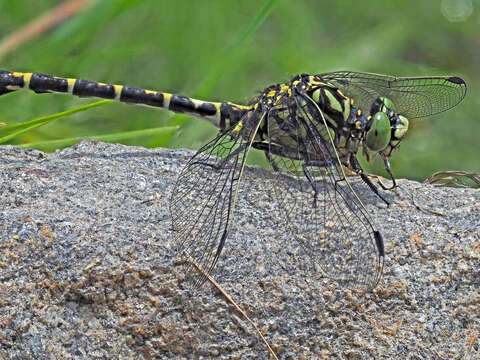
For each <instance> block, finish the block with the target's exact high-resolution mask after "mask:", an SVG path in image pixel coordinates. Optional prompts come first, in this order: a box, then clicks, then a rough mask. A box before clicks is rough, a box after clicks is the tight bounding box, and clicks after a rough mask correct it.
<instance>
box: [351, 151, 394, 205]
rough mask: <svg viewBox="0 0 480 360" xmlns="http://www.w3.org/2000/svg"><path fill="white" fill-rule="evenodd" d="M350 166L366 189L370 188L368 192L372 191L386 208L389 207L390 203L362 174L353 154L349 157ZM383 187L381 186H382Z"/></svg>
mask: <svg viewBox="0 0 480 360" xmlns="http://www.w3.org/2000/svg"><path fill="white" fill-rule="evenodd" d="M350 164H351V166H352V168H353V171H355V173H357V174H358V175H360V177H361V178H362V180H363V182H364V183H365V184H367V185H368V187H369V188H370V190H372V191H373V192H374V193H375V194H376V195H377V196H378V197H379V198H380V199H382V200H383V202H385V204H387V206H390V203H389V202H388V201H387V200H386V199H385V198H384V197H383V196H382V195H381V194H380V192H379V191H378V189H377V187H376V186H375V184H374V183H372V181H371V180H370V179H369V178H368V176H367V175H365V173H364V172H363V169H362V167H361V166H360V163H359V162H358V160H357V158H356V157H355V155H354V154H351V156H350ZM382 187H383V186H382Z"/></svg>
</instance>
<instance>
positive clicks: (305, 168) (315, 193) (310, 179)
mask: <svg viewBox="0 0 480 360" xmlns="http://www.w3.org/2000/svg"><path fill="white" fill-rule="evenodd" d="M309 165H313V164H310V163H308V162H304V163H303V164H302V169H303V173H304V174H305V177H306V178H307V180H308V182H309V183H310V185H311V186H312V189H313V207H314V208H317V198H318V190H317V185H316V184H315V180H314V179H313V176H312V174H311V173H310V171H309V170H308V166H309Z"/></svg>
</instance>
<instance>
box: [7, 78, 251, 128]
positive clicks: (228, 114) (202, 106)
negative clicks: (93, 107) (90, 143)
mask: <svg viewBox="0 0 480 360" xmlns="http://www.w3.org/2000/svg"><path fill="white" fill-rule="evenodd" d="M21 89H28V90H32V91H34V92H36V93H61V94H70V95H75V96H79V97H96V98H102V99H109V100H116V101H120V102H123V103H127V104H139V105H146V106H153V107H159V108H163V109H167V110H170V111H173V112H176V113H182V114H189V115H193V116H196V117H199V118H202V119H205V120H207V121H209V122H211V123H212V124H213V125H215V126H217V127H220V128H223V127H225V126H228V125H229V124H230V123H231V122H232V120H235V119H232V117H238V115H237V113H241V112H242V111H244V109H245V108H249V107H246V106H242V105H237V104H232V103H220V102H208V101H202V100H197V99H193V98H190V97H187V96H183V95H177V94H170V93H167V92H161V91H153V90H146V89H140V88H136V87H132V86H125V85H114V84H104V83H101V82H95V81H90V80H85V79H72V78H63V77H57V76H52V75H46V74H41V73H23V72H10V71H5V70H0V95H3V94H7V93H10V92H14V91H17V90H21ZM227 110H228V111H227ZM235 115H237V116H235Z"/></svg>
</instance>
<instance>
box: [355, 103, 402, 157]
mask: <svg viewBox="0 0 480 360" xmlns="http://www.w3.org/2000/svg"><path fill="white" fill-rule="evenodd" d="M370 114H371V115H370V116H371V117H370V120H369V123H368V125H367V131H366V136H365V143H364V155H365V157H366V158H367V160H368V161H370V160H371V159H372V158H373V156H374V155H375V154H377V153H378V154H380V155H381V156H382V157H383V158H388V157H390V156H391V155H392V152H393V150H395V149H396V148H397V147H398V145H399V144H400V142H401V141H402V139H403V138H404V136H405V135H406V134H407V131H408V119H407V118H406V117H405V116H403V115H400V114H398V113H397V112H396V109H395V105H394V103H393V102H392V101H391V100H390V99H389V98H386V97H383V96H381V97H379V98H377V99H376V100H375V101H374V102H373V104H372V107H371V109H370Z"/></svg>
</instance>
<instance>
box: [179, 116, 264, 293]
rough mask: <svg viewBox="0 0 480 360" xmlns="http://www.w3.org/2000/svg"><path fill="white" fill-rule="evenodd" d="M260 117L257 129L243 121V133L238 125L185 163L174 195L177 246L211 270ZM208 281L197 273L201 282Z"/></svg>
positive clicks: (227, 226) (217, 254)
mask: <svg viewBox="0 0 480 360" xmlns="http://www.w3.org/2000/svg"><path fill="white" fill-rule="evenodd" d="M260 119H261V117H259V119H258V121H256V120H255V119H251V118H250V119H249V123H253V125H254V126H253V128H248V127H246V126H243V129H242V131H241V134H240V133H239V132H238V131H235V130H234V128H235V127H234V126H233V127H232V128H231V129H228V130H225V131H222V132H221V133H220V134H219V135H218V136H217V137H216V138H215V139H214V140H212V141H211V142H209V143H208V144H206V145H205V146H203V147H202V148H201V149H200V150H199V151H198V152H197V153H196V154H195V155H194V156H193V157H192V158H191V159H190V161H189V162H188V163H187V164H186V166H185V167H184V168H183V170H182V172H181V173H180V175H179V177H178V180H177V183H176V184H175V188H174V190H173V193H172V196H171V200H170V212H171V217H172V227H173V241H174V244H175V246H176V249H177V251H178V252H179V254H180V255H182V256H184V257H185V256H191V257H192V258H193V260H195V262H196V263H197V264H199V265H200V266H201V267H202V268H203V269H204V270H205V271H206V272H207V273H209V274H211V273H212V271H213V269H214V267H215V264H216V262H217V260H218V258H219V256H220V253H221V252H222V249H223V247H224V245H225V240H226V238H227V234H228V230H229V228H230V225H231V223H232V219H233V212H234V207H235V201H236V196H237V192H238V188H239V184H240V179H241V176H242V173H243V168H244V166H245V160H246V157H247V154H248V151H249V148H250V146H251V139H253V137H254V136H255V133H256V131H257V128H258V123H259V122H260ZM205 280H206V278H205V277H204V276H199V277H197V278H196V279H195V281H194V283H195V286H196V287H198V286H200V285H201V284H202V283H203V282H204V281H205Z"/></svg>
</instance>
